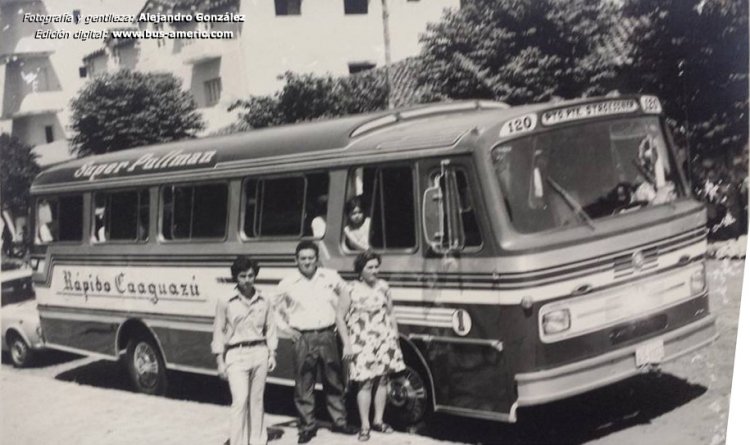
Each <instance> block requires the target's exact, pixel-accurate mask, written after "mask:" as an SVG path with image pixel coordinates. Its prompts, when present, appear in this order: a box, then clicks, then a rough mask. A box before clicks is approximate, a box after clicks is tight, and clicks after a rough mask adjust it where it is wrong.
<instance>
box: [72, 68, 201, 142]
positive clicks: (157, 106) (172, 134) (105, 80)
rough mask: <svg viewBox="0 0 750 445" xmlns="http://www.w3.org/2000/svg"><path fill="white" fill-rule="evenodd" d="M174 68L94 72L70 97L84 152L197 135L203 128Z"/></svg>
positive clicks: (75, 124) (75, 137) (198, 115)
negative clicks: (157, 71)
mask: <svg viewBox="0 0 750 445" xmlns="http://www.w3.org/2000/svg"><path fill="white" fill-rule="evenodd" d="M180 86H181V83H180V81H179V80H178V79H177V78H176V77H174V76H173V75H171V74H152V73H138V72H131V71H126V70H122V71H119V72H117V73H114V74H105V75H103V76H100V77H96V78H94V79H93V80H92V81H90V82H89V83H87V84H86V86H85V87H84V88H83V89H82V90H81V91H80V93H79V95H78V97H77V98H76V99H74V100H73V101H72V103H71V107H72V125H71V126H72V129H73V131H74V132H75V135H74V136H73V139H72V143H73V144H72V145H73V151H74V152H75V153H76V154H78V155H79V156H86V155H90V154H101V153H108V152H112V151H118V150H123V149H126V148H131V147H136V146H139V145H147V144H153V143H157V142H168V141H173V140H178V139H184V138H190V137H195V134H196V132H197V131H199V130H201V129H203V128H204V124H203V121H202V119H201V116H200V114H199V113H198V112H197V111H196V106H195V102H194V101H193V98H192V96H191V95H190V94H189V93H187V92H184V91H182V90H181V88H180Z"/></svg>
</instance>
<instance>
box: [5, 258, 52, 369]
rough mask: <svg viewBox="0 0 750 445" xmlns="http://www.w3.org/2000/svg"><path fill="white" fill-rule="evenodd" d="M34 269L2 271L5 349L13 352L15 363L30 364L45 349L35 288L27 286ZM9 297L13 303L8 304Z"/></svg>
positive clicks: (24, 365) (12, 357)
mask: <svg viewBox="0 0 750 445" xmlns="http://www.w3.org/2000/svg"><path fill="white" fill-rule="evenodd" d="M30 276H31V271H30V270H28V269H27V270H14V271H8V272H6V271H4V272H3V273H2V290H3V306H2V309H0V327H1V328H2V350H3V351H7V352H8V353H9V355H10V358H11V361H12V362H13V366H16V367H18V368H24V367H27V366H29V365H30V364H31V363H32V362H33V360H34V355H35V353H36V351H38V350H41V349H44V336H43V335H42V328H41V326H40V324H39V313H38V312H37V310H36V300H35V299H34V294H33V291H32V290H31V288H30V284H29V286H27V280H28V279H29V278H30ZM8 301H13V303H10V304H7V302H8Z"/></svg>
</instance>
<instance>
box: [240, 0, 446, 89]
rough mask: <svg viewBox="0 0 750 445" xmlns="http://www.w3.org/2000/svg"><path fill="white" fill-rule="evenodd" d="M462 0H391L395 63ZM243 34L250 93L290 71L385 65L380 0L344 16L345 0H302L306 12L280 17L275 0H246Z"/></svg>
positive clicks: (341, 72)
mask: <svg viewBox="0 0 750 445" xmlns="http://www.w3.org/2000/svg"><path fill="white" fill-rule="evenodd" d="M458 5H459V1H458V0H420V1H409V0H389V1H388V10H389V28H390V37H391V61H393V62H395V61H398V60H402V59H404V58H406V57H409V56H414V55H417V54H418V53H419V48H420V45H419V34H420V33H422V32H424V30H425V29H426V25H427V23H430V22H437V21H439V19H440V17H441V16H442V12H443V9H444V8H448V7H452V8H457V7H458ZM241 8H242V10H241V13H242V14H245V15H246V17H247V22H246V23H245V24H244V30H243V34H242V41H243V54H244V57H243V63H244V65H245V68H246V72H247V76H248V82H247V84H246V88H247V90H246V93H247V94H269V93H272V92H274V91H275V90H277V89H278V88H279V87H280V86H281V85H282V83H281V82H280V81H279V80H278V76H279V75H280V74H283V73H284V72H285V71H294V72H298V73H314V74H318V75H320V74H325V73H330V74H333V75H345V74H348V72H349V63H352V62H364V61H369V62H373V63H375V64H376V65H377V66H381V65H383V64H384V63H385V49H384V43H383V20H382V8H381V1H380V0H370V1H369V7H368V13H367V14H364V15H346V14H344V0H302V3H301V14H300V15H289V16H276V13H275V8H274V2H273V1H265V0H246V1H243V2H242V5H241Z"/></svg>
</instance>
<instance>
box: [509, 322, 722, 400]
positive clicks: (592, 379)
mask: <svg viewBox="0 0 750 445" xmlns="http://www.w3.org/2000/svg"><path fill="white" fill-rule="evenodd" d="M718 336H719V334H718V333H717V331H716V317H715V316H713V315H709V316H707V317H705V318H702V319H700V320H698V321H696V322H695V323H691V324H689V325H687V326H683V327H681V328H679V329H676V330H674V331H671V332H668V333H666V334H663V335H661V336H658V337H655V338H651V339H649V340H647V341H644V342H642V343H639V344H635V345H632V346H629V347H626V348H622V349H618V350H616V351H612V352H610V353H607V354H604V355H601V356H597V357H594V358H591V359H587V360H583V361H580V362H576V363H571V364H569V365H565V366H560V367H558V368H554V369H548V370H544V371H539V372H531V373H525V374H517V375H516V383H517V384H518V406H530V405H539V404H542V403H547V402H551V401H554V400H560V399H564V398H567V397H570V396H574V395H576V394H581V393H583V392H586V391H590V390H592V389H596V388H600V387H603V386H606V385H609V384H611V383H615V382H618V381H620V380H624V379H626V378H628V377H632V376H634V375H637V374H640V373H642V372H644V371H645V370H650V369H653V367H652V366H643V367H638V366H636V351H637V350H638V348H640V347H642V346H643V345H645V344H647V343H653V342H658V341H659V340H661V341H663V345H664V356H663V359H661V360H660V363H664V362H668V361H670V360H674V359H676V358H678V357H680V356H683V355H685V354H689V353H691V352H693V351H695V350H696V349H699V348H701V347H703V346H706V345H708V344H710V343H711V342H713V341H714V340H716V338H717V337H718Z"/></svg>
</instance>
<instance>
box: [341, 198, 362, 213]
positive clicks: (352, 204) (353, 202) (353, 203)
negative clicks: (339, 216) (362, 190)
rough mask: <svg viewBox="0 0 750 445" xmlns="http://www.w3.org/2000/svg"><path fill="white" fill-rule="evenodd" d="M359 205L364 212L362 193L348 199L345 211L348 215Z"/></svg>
mask: <svg viewBox="0 0 750 445" xmlns="http://www.w3.org/2000/svg"><path fill="white" fill-rule="evenodd" d="M357 207H359V209H360V210H362V211H363V212H364V210H365V207H364V203H363V201H362V195H357V196H355V197H353V198H351V199H350V200H348V201H346V204H344V212H346V216H347V217H348V216H349V214H350V213H352V210H354V209H355V208H357Z"/></svg>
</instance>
